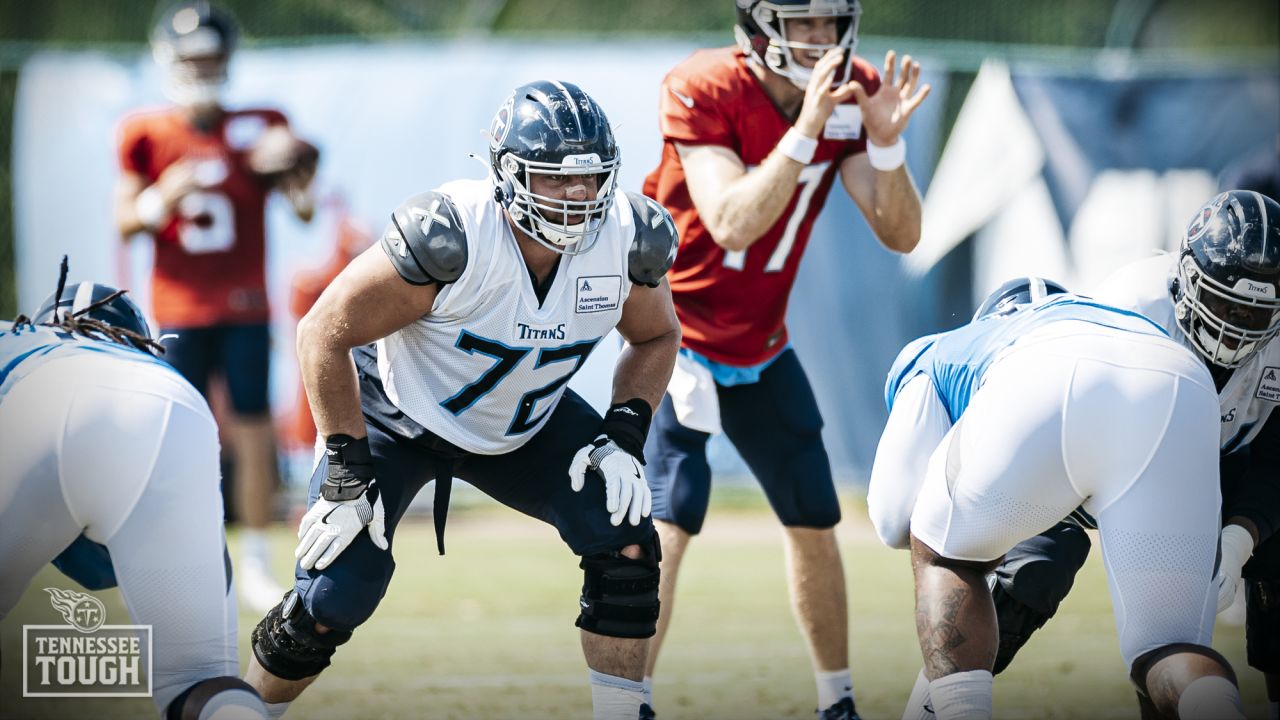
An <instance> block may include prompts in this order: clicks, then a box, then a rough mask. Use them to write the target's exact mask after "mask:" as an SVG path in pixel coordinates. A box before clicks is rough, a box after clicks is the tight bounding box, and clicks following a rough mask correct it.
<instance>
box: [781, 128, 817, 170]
mask: <svg viewBox="0 0 1280 720" xmlns="http://www.w3.org/2000/svg"><path fill="white" fill-rule="evenodd" d="M778 152H780V153H782V154H783V155H786V156H787V157H789V158H791V159H792V160H795V161H796V162H798V163H800V164H801V165H808V164H809V163H810V162H811V161H812V160H813V154H814V153H816V152H818V141H817V140H815V139H814V138H811V137H805V136H804V135H803V134H801V132H800V131H799V130H797V129H795V128H791V129H789V130H787V132H786V134H785V135H783V136H782V139H781V140H779V141H778Z"/></svg>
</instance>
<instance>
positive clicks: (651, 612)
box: [574, 532, 662, 639]
mask: <svg viewBox="0 0 1280 720" xmlns="http://www.w3.org/2000/svg"><path fill="white" fill-rule="evenodd" d="M630 547H636V546H630ZM638 547H640V548H641V549H642V550H643V554H642V556H641V557H640V558H638V559H634V558H630V557H628V556H627V555H624V554H623V552H622V551H613V552H605V553H596V554H594V555H587V556H584V557H583V558H582V562H581V563H580V564H579V567H581V568H582V570H583V581H582V597H581V598H580V599H579V601H578V605H579V607H580V612H579V613H578V620H577V622H575V623H574V624H575V625H577V626H578V627H580V628H582V629H583V630H586V631H587V632H592V633H595V634H597V635H607V636H609V637H617V638H636V639H639V638H648V637H653V635H654V633H655V632H657V627H658V577H659V574H658V562H659V561H660V560H661V559H662V550H661V548H660V547H659V544H658V535H657V533H656V532H655V533H653V534H651V535H650V536H649V539H648V540H647V541H646V542H645V544H643V545H640V546H638Z"/></svg>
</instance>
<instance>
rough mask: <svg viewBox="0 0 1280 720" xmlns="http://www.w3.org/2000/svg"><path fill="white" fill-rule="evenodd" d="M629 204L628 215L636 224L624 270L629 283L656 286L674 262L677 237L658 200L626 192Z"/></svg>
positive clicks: (668, 215) (673, 223)
mask: <svg viewBox="0 0 1280 720" xmlns="http://www.w3.org/2000/svg"><path fill="white" fill-rule="evenodd" d="M626 195H627V200H628V201H630V202H631V213H632V215H633V216H634V217H635V221H636V235H635V237H634V238H632V240H631V250H630V252H628V253H627V268H628V272H629V274H630V275H631V282H633V283H636V284H637V285H647V286H648V287H658V285H659V284H661V283H662V277H663V276H664V275H666V274H667V271H668V270H670V269H671V265H672V263H674V262H675V261H676V246H678V245H679V244H680V235H679V233H677V232H676V224H675V221H673V220H672V219H671V213H669V212H667V210H666V208H664V207H662V206H661V205H659V204H658V201H656V200H653V199H651V198H649V197H646V196H644V195H641V194H640V193H633V192H628V193H626Z"/></svg>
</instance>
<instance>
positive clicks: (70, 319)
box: [13, 255, 164, 355]
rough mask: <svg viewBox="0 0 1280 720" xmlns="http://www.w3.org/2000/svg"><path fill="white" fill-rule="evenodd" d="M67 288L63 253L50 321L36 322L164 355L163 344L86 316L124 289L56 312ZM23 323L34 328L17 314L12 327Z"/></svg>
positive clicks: (32, 323)
mask: <svg viewBox="0 0 1280 720" xmlns="http://www.w3.org/2000/svg"><path fill="white" fill-rule="evenodd" d="M66 287H67V256H66V255H63V256H62V267H61V270H60V272H59V273H58V290H57V293H56V294H55V295H54V300H53V322H42V323H39V324H40V325H42V326H45V327H53V328H58V329H59V330H62V331H64V332H68V333H73V334H75V335H80V336H82V337H87V338H90V339H92V340H106V341H108V342H114V343H117V344H119V345H126V346H128V347H132V348H134V349H136V350H141V351H143V352H146V353H151V354H152V355H163V354H164V346H163V345H161V344H160V343H158V342H156V341H155V340H153V339H151V338H149V337H147V336H146V335H143V334H141V333H136V332H134V331H132V330H126V329H124V328H118V327H115V326H114V325H109V324H107V323H104V322H102V321H101V320H96V319H94V318H91V317H89V316H88V313H90V312H92V311H94V310H96V309H98V308H100V307H102V306H103V305H106V304H107V303H109V302H111V301H112V300H115V299H116V298H118V297H120V296H121V295H124V293H125V291H124V290H116V291H115V292H113V293H111V294H110V295H108V296H106V297H104V298H102V299H101V300H99V301H97V302H95V303H92V304H90V305H89V306H88V307H85V308H82V309H80V310H77V311H76V312H68V313H61V312H59V311H58V303H59V302H61V300H62V291H63V290H65V289H66ZM23 325H26V326H29V327H35V326H36V323H34V322H32V320H31V318H29V317H27V316H26V315H18V317H16V318H14V319H13V329H14V330H17V329H19V328H21V327H22V326H23Z"/></svg>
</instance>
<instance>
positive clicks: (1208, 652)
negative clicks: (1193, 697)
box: [1129, 643, 1236, 697]
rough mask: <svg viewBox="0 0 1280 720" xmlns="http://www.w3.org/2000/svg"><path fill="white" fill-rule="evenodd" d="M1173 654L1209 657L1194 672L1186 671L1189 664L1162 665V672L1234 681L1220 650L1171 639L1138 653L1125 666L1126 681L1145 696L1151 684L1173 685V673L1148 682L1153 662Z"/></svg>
mask: <svg viewBox="0 0 1280 720" xmlns="http://www.w3.org/2000/svg"><path fill="white" fill-rule="evenodd" d="M1174 655H1193V656H1198V657H1200V658H1203V659H1205V660H1208V661H1209V662H1208V667H1207V668H1206V667H1205V666H1204V665H1203V664H1202V665H1201V667H1200V669H1198V670H1196V671H1195V672H1188V669H1189V668H1187V667H1186V666H1180V667H1179V666H1166V668H1165V669H1162V672H1168V673H1171V674H1172V675H1173V676H1179V675H1181V676H1184V677H1183V679H1184V680H1186V681H1187V682H1189V681H1190V680H1191V679H1193V678H1192V677H1189V676H1199V675H1207V674H1214V675H1221V676H1222V677H1225V678H1227V679H1228V680H1230V681H1231V682H1232V683H1234V682H1235V681H1236V675H1235V672H1233V671H1232V669H1231V663H1230V662H1228V661H1227V659H1226V658H1225V657H1223V656H1222V653H1219V652H1218V651H1217V650H1214V649H1213V648H1211V647H1207V646H1205V645H1196V644H1194V643H1171V644H1169V645H1164V646H1162V647H1158V648H1156V649H1154V650H1149V651H1147V652H1145V653H1142V654H1141V655H1139V656H1138V657H1137V658H1135V659H1134V661H1133V664H1132V665H1130V667H1129V681H1130V682H1132V683H1133V686H1134V687H1135V688H1137V690H1138V692H1139V693H1141V694H1142V695H1144V696H1146V697H1151V692H1150V691H1151V689H1152V688H1157V687H1169V686H1175V685H1177V684H1178V683H1177V682H1173V681H1172V680H1174V679H1175V678H1174V677H1171V678H1161V679H1158V680H1157V681H1156V682H1155V683H1152V682H1151V681H1152V677H1151V675H1152V671H1153V670H1155V669H1156V666H1157V665H1159V664H1160V663H1161V661H1163V660H1165V659H1167V658H1169V657H1171V656H1174ZM1206 670H1213V671H1214V672H1205V671H1206Z"/></svg>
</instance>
